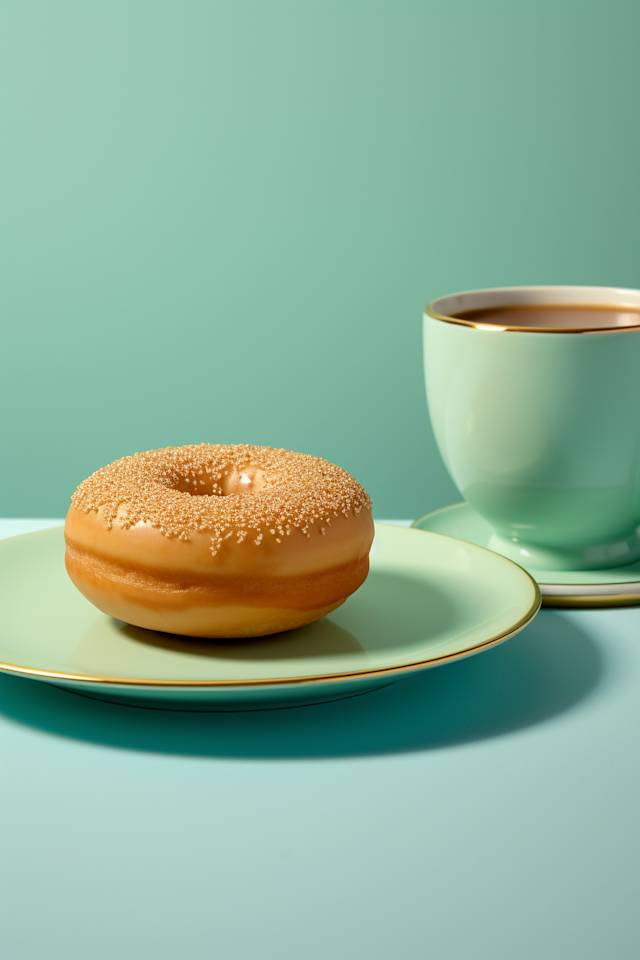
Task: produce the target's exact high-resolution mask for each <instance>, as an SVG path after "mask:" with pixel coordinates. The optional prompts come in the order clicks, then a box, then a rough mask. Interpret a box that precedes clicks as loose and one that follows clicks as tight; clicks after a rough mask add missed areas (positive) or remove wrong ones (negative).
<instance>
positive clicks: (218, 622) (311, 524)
mask: <svg viewBox="0 0 640 960" xmlns="http://www.w3.org/2000/svg"><path fill="white" fill-rule="evenodd" d="M372 540H373V519H372V515H371V501H370V499H369V497H368V496H367V494H366V493H365V491H364V490H363V488H362V487H361V486H360V484H359V483H357V482H356V481H355V480H354V479H353V477H351V476H350V475H349V474H348V473H347V472H346V471H345V470H343V469H342V468H341V467H338V466H336V465H335V464H333V463H329V462H328V461H327V460H322V459H320V458H318V457H312V456H309V455H308V454H304V453H293V452H291V451H288V450H278V449H274V448H272V447H256V446H250V445H246V444H237V445H218V444H208V443H201V444H198V445H191V446H184V447H167V448H166V449H162V450H148V451H146V452H145V453H136V454H134V455H133V456H129V457H124V458H123V459H121V460H116V461H115V463H112V464H110V465H109V466H107V467H103V468H102V469H101V470H98V471H97V472H96V473H94V474H93V475H92V476H90V477H89V478H88V479H87V480H85V481H83V483H81V484H80V486H79V487H78V489H77V490H76V491H75V493H74V494H73V496H72V498H71V506H70V508H69V512H68V514H67V518H66V521H65V541H66V555H65V563H66V568H67V572H68V574H69V576H70V578H71V580H72V581H73V583H74V584H75V586H76V587H77V588H78V590H80V592H81V593H82V594H83V595H84V596H85V597H86V598H87V599H88V600H90V601H91V603H93V604H94V605H95V606H96V607H98V609H99V610H102V611H103V613H106V614H109V615H110V616H112V617H116V618H118V619H119V620H123V621H125V622H126V623H129V624H132V625H134V626H137V627H145V628H147V629H149V630H160V631H164V632H166V633H177V634H182V635H185V636H190V637H210V638H215V637H220V638H240V637H256V636H264V635H267V634H272V633H279V632H280V631H282V630H292V629H294V628H296V627H301V626H304V625H305V624H307V623H311V622H312V621H313V620H317V619H319V618H320V617H324V616H325V615H326V614H328V613H330V612H331V611H332V610H335V609H336V607H339V606H340V604H342V603H344V601H345V600H346V599H347V597H349V596H350V595H351V594H352V593H353V592H354V591H355V590H357V589H358V587H360V586H361V584H362V583H363V582H364V580H365V579H366V576H367V573H368V571H369V549H370V547H371V543H372Z"/></svg>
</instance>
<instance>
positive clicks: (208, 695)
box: [0, 524, 540, 711]
mask: <svg viewBox="0 0 640 960" xmlns="http://www.w3.org/2000/svg"><path fill="white" fill-rule="evenodd" d="M0 591H1V595H2V599H1V601H0V610H1V611H2V617H1V622H0V670H2V671H4V672H6V673H12V674H17V675H20V676H25V677H30V678H32V679H34V680H41V681H45V682H47V683H52V684H54V685H56V686H60V687H65V688H66V689H68V690H71V691H73V692H75V693H79V694H83V695H85V696H89V697H94V698H98V699H103V700H113V701H116V702H119V703H128V704H133V705H136V706H147V707H159V708H163V709H166V708H169V709H179V710H185V709H186V710H217V711H229V710H263V709H272V708H275V707H289V706H297V705H301V704H311V703H319V702H322V701H326V700H339V699H343V698H346V697H353V696H357V695H359V694H361V693H366V692H368V691H370V690H375V689H377V688H379V687H383V686H386V685H387V684H389V683H392V682H393V681H395V680H397V679H399V678H401V677H403V676H406V675H408V674H411V673H414V672H416V671H420V670H425V669H427V668H429V667H434V666H438V665H439V664H445V663H448V662H449V661H452V660H458V659H460V658H461V657H466V656H471V655H472V654H476V653H480V652H482V651H483V650H487V649H488V648H489V647H492V646H494V645H496V644H498V643H501V642H502V641H503V640H506V639H507V638H508V637H511V636H513V634H515V633H517V632H518V631H519V630H521V629H522V628H523V627H524V626H525V625H526V624H527V623H528V622H529V621H530V620H531V619H532V618H533V617H534V616H535V614H536V613H537V611H538V609H539V606H540V593H539V590H538V587H537V585H536V583H535V582H534V581H533V580H532V578H531V577H530V576H529V575H528V574H527V573H526V572H525V571H524V570H522V569H521V568H520V567H518V566H517V565H516V564H514V563H511V561H509V560H506V559H505V558H504V557H500V556H498V554H495V553H491V552H490V551H488V550H483V549H481V548H480V547H477V546H474V545H472V544H468V543H464V542H462V541H460V540H453V539H451V538H449V537H442V536H439V535H437V534H435V533H434V534H424V533H421V532H419V531H418V530H411V529H408V528H403V527H396V526H391V525H386V524H376V538H375V541H374V544H373V548H372V552H371V571H370V573H369V577H368V579H367V580H366V582H365V583H364V585H363V586H362V587H361V588H360V589H359V590H358V591H357V592H356V593H355V594H354V595H353V596H352V597H350V598H349V599H348V600H347V602H346V603H344V604H343V605H342V606H341V607H339V608H338V609H337V610H335V611H334V612H333V613H331V614H330V615H329V616H328V617H325V618H324V619H323V620H319V621H317V622H316V623H312V624H309V625H308V626H306V627H302V628H301V629H299V630H292V631H289V632H287V633H280V634H275V635H273V636H270V637H264V638H258V639H250V640H232V641H220V640H215V641H214V640H200V639H195V638H191V637H182V636H177V635H175V634H169V633H158V632H154V631H150V630H143V629H142V628H139V627H132V626H129V625H128V624H126V623H123V622H122V621H120V620H114V619H113V618H111V617H108V616H106V615H105V614H103V613H101V612H100V611H99V610H97V609H96V607H94V606H92V605H91V604H90V603H89V601H88V600H86V599H85V598H84V597H83V596H82V594H80V593H79V592H78V591H77V590H76V589H75V587H74V586H73V584H72V583H71V581H70V580H69V578H68V577H67V574H66V571H65V568H64V537H63V531H62V529H60V528H57V529H52V530H43V531H41V532H39V533H31V534H27V535H25V536H21V537H15V538H13V539H10V540H3V541H2V542H0Z"/></svg>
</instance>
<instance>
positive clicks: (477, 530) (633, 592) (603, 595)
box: [412, 503, 640, 607]
mask: <svg viewBox="0 0 640 960" xmlns="http://www.w3.org/2000/svg"><path fill="white" fill-rule="evenodd" d="M412 526H413V527H414V528H415V529H418V530H427V531H430V532H432V533H443V534H445V535H446V536H449V537H455V538H456V539H459V540H461V541H463V542H465V543H475V544H477V545H478V546H480V547H486V546H487V544H488V543H489V538H490V537H491V535H492V533H493V531H492V528H491V527H490V526H489V524H488V523H487V521H486V520H483V519H482V517H480V516H479V515H478V514H477V513H476V512H475V511H474V510H472V509H471V507H470V506H469V504H468V503H454V504H452V505H451V506H449V507H442V508H441V509H440V510H433V511H432V512H431V513H427V514H425V516H424V517H420V519H419V520H416V521H415V523H413V525H412ZM522 566H523V567H524V569H525V570H527V572H528V573H530V574H531V576H532V577H534V578H535V579H536V580H537V582H538V586H539V587H540V593H541V594H542V604H543V606H545V607H621V606H628V605H630V604H636V603H640V561H637V562H636V563H630V564H628V565H627V566H625V567H609V568H608V569H605V570H540V569H536V568H534V567H531V566H528V565H527V563H526V558H525V557H523V558H522Z"/></svg>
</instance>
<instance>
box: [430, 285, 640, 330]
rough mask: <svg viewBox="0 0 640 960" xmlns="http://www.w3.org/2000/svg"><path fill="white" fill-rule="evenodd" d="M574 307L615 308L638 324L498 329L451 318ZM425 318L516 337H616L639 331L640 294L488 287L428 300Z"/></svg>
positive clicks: (609, 289)
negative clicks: (485, 311)
mask: <svg viewBox="0 0 640 960" xmlns="http://www.w3.org/2000/svg"><path fill="white" fill-rule="evenodd" d="M537 304H545V305H546V306H575V307H612V306H613V307H618V308H620V309H621V310H624V309H625V308H626V309H629V310H630V311H633V312H634V313H637V314H638V322H637V323H631V324H625V325H624V326H611V325H609V326H589V327H536V326H528V327H516V326H499V325H498V324H491V323H475V322H474V321H473V320H463V319H461V318H460V317H455V316H452V314H454V313H459V312H461V311H466V310H479V309H482V308H490V307H506V306H536V305H537ZM425 315H426V316H429V317H433V318H434V319H435V320H442V321H444V322H445V323H453V324H458V325H459V326H463V327H474V328H475V329H477V330H490V331H517V332H518V333H620V332H622V331H624V330H638V329H639V328H640V290H628V289H624V288H621V287H573V286H549V287H547V286H533V287H489V288H487V289H481V290H467V291H464V292H462V293H451V294H448V295H447V296H446V297H438V299H437V300H432V301H431V303H430V304H428V306H427V307H426V308H425Z"/></svg>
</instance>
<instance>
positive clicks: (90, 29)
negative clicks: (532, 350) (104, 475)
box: [0, 0, 640, 517]
mask: <svg viewBox="0 0 640 960" xmlns="http://www.w3.org/2000/svg"><path fill="white" fill-rule="evenodd" d="M639 30H640V7H639V6H638V5H637V3H633V2H620V0H617V2H616V0H608V2H607V3H604V2H599V3H592V2H587V0H582V2H567V0H564V2H563V0H554V2H546V0H536V2H528V3H514V2H513V0H508V2H496V0H483V2H481V3H479V2H478V0H437V2H436V0H422V2H418V0H416V2H406V0H405V2H402V0H393V2H391V0H387V2H372V0H366V2H364V0H363V2H355V0H339V2H334V0H323V2H322V3H305V2H301V0H293V2H282V0H264V2H258V0H254V2H241V0H233V2H225V3H220V2H214V0H209V2H196V0H174V2H170V3H169V2H161V0H149V2H143V0H110V2H106V0H102V2H101V0H99V2H91V3H89V2H87V0H76V2H64V0H41V2H33V0H12V2H4V3H3V4H2V22H1V23H0V32H1V34H2V40H1V44H2V49H1V50H0V64H1V66H0V90H1V96H2V107H1V117H0V139H1V140H2V144H3V146H2V152H3V157H2V186H1V194H2V197H1V199H2V226H1V228H0V230H1V233H2V261H3V268H2V272H3V284H2V286H3V290H4V293H3V296H2V300H3V306H2V310H3V314H4V320H3V335H2V339H3V341H4V350H3V359H2V364H3V367H2V371H3V372H2V378H1V380H2V399H1V409H2V417H3V427H2V436H3V444H2V446H3V467H2V469H3V475H2V491H1V502H0V515H4V516H60V515H63V514H64V512H65V511H66V507H67V503H68V498H69V495H70V493H71V491H72V490H73V489H74V488H75V486H76V485H77V483H79V482H80V480H82V479H83V478H84V477H85V476H87V475H88V474H90V473H91V472H93V471H94V470H95V469H97V468H98V467H100V466H102V465H103V464H105V463H108V462H109V461H111V460H113V459H115V458H117V457H120V456H124V455H125V454H128V453H133V452H134V451H136V450H143V449H149V448H153V447H160V446H165V445H176V444H182V443H192V442H199V441H201V440H207V441H211V442H251V443H258V444H270V445H274V446H284V447H288V448H291V449H295V450H302V451H306V452H309V453H314V454H317V455H320V456H323V457H326V458H328V459H330V460H333V461H334V462H336V463H339V464H341V465H342V466H344V467H345V468H346V469H348V470H349V471H350V472H352V473H353V474H354V475H355V476H356V477H357V478H358V479H359V480H360V481H361V482H362V483H363V484H364V485H365V486H366V487H367V489H368V490H369V491H370V493H371V495H372V496H373V498H374V502H375V512H376V514H377V515H378V516H391V517H393V516H395V517H410V516H417V515H418V514H420V513H422V512H424V511H426V510H428V509H431V508H433V507H437V506H439V505H442V504H445V503H447V502H450V501H452V500H455V499H457V493H456V491H455V488H454V487H453V484H452V483H451V481H450V480H449V479H448V477H447V475H446V473H445V470H444V467H443V466H442V463H441V461H440V458H439V455H438V453H437V451H436V449H435V445H434V441H433V437H432V434H431V432H430V428H429V425H428V421H427V415H426V406H425V399H424V389H423V382H422V359H421V345H420V338H421V314H422V308H423V306H424V304H425V303H426V302H427V301H428V300H430V299H431V298H433V297H435V296H438V295H441V294H445V293H449V292H453V291H454V290H461V289H469V288H473V287H478V286H491V285H510V284H521V283H588V284H605V285H618V286H636V287H637V286H640V260H639V257H638V224H640V191H639V186H638V184H639V173H638V171H639V170H640V133H639V131H640V123H639V122H638V121H639V102H640V94H639V91H640V66H639V63H640V58H639V57H638V50H637V38H638V35H639ZM540 386H541V389H544V386H543V384H541V385H540ZM634 415H635V413H634Z"/></svg>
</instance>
